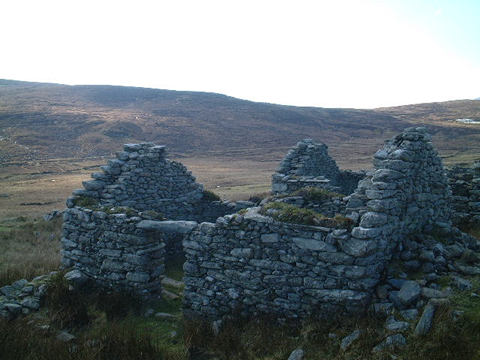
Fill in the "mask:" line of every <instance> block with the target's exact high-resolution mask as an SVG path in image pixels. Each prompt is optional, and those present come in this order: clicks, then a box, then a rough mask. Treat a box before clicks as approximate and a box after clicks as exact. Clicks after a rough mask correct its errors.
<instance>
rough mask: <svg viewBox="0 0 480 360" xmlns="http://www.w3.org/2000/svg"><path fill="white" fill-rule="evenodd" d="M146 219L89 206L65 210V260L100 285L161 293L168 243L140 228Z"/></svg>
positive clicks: (63, 261)
mask: <svg viewBox="0 0 480 360" xmlns="http://www.w3.org/2000/svg"><path fill="white" fill-rule="evenodd" d="M142 220H143V219H142V218H140V217H139V216H127V215H126V214H123V213H119V214H108V213H106V212H104V211H93V210H91V209H86V208H77V207H74V208H70V209H67V210H66V211H65V213H64V225H63V237H62V245H63V250H62V263H63V265H64V266H66V267H72V266H75V267H76V269H78V270H80V271H81V272H82V273H83V274H84V275H86V276H87V277H88V278H90V279H94V280H95V281H96V282H97V283H98V284H99V285H101V286H104V287H113V288H118V289H123V290H127V291H132V292H136V293H138V294H141V295H152V296H153V295H157V294H160V291H161V275H162V274H163V273H164V270H165V265H164V259H165V243H164V242H163V241H162V239H161V237H156V236H154V235H153V234H150V233H148V232H147V231H146V230H144V229H141V228H138V226H137V225H138V224H139V223H140V222H141V221H142Z"/></svg>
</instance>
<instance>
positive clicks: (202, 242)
mask: <svg viewBox="0 0 480 360" xmlns="http://www.w3.org/2000/svg"><path fill="white" fill-rule="evenodd" d="M326 150H327V148H326V146H325V145H321V144H315V143H313V142H312V141H311V140H304V141H302V142H300V143H299V144H297V146H296V147H295V148H294V149H293V150H292V151H290V152H289V153H288V155H287V156H286V158H285V159H284V160H283V162H282V164H281V166H280V168H279V172H278V173H276V174H274V175H273V178H272V190H273V192H274V193H289V192H292V191H295V190H298V189H299V188H302V187H305V186H309V187H319V188H322V189H327V190H334V191H341V192H343V193H345V194H347V195H348V196H345V197H340V198H339V197H338V196H337V197H336V198H335V202H336V203H334V204H333V205H332V204H330V205H331V206H330V205H329V207H328V208H329V209H333V210H332V215H333V213H335V212H340V213H341V214H342V215H343V216H344V217H345V218H347V219H349V220H348V222H344V223H335V222H329V223H327V224H330V225H328V226H327V225H321V226H320V225H315V226H312V225H301V224H295V223H287V222H280V221H276V220H274V218H272V217H271V216H268V215H265V213H264V212H263V211H262V207H263V206H265V205H266V204H268V203H269V202H272V201H278V202H281V201H287V202H288V201H293V203H296V204H297V205H298V206H299V207H306V208H315V207H314V206H313V207H312V204H310V203H308V202H302V200H301V199H298V197H297V199H295V197H293V200H292V197H289V195H288V194H287V195H281V196H280V197H273V198H270V199H266V200H264V201H262V203H261V204H260V206H254V205H255V204H252V203H248V202H243V203H228V202H227V203H225V202H220V201H211V200H210V199H208V198H207V197H205V196H204V195H203V190H202V187H201V185H199V184H197V183H196V182H195V180H194V178H193V177H192V176H191V174H190V173H189V172H188V171H187V170H186V169H185V167H183V165H181V164H179V163H176V162H173V161H170V160H168V159H166V158H165V150H164V148H163V147H158V146H154V145H153V144H134V145H126V146H125V151H123V152H120V153H118V154H117V159H116V160H112V161H110V162H109V164H108V165H107V166H106V167H103V168H102V169H103V173H100V174H93V175H92V176H93V178H94V180H93V181H89V182H85V183H84V186H85V189H84V190H76V191H74V196H73V197H72V198H69V200H68V201H67V205H68V209H67V210H66V211H65V213H64V232H63V238H62V244H63V250H62V255H63V264H64V266H66V267H72V266H74V267H75V268H76V269H78V270H80V271H81V272H82V273H84V274H85V275H86V276H87V277H88V278H90V279H93V280H94V281H95V282H97V283H99V284H101V285H103V286H111V287H120V288H124V289H127V290H133V291H136V292H137V293H140V294H143V295H145V296H153V295H157V294H159V293H160V291H161V279H162V276H163V272H164V263H165V257H166V249H167V248H168V247H169V246H170V247H172V245H169V243H170V244H171V243H172V242H173V243H175V244H177V245H178V244H179V242H180V241H181V239H183V249H180V250H183V251H184V254H185V257H186V262H185V264H184V282H185V290H184V311H185V313H186V314H190V315H199V316H202V317H208V318H213V319H218V318H222V317H223V316H226V315H229V314H231V313H234V312H238V313H240V314H242V315H246V316H248V315H255V314H259V313H274V314H277V315H279V316H282V317H292V318H296V317H300V318H303V317H307V316H310V315H312V314H316V315H318V314H324V315H325V314H330V313H331V312H332V311H335V312H340V313H357V312H359V311H365V310H366V309H368V308H371V307H374V308H375V309H377V308H378V309H384V308H388V307H391V306H398V307H399V308H400V309H403V310H404V309H409V308H415V307H418V306H419V304H421V303H420V302H421V301H423V300H422V299H421V298H420V297H415V298H414V299H410V300H404V298H403V297H402V296H400V295H401V294H400V295H399V293H401V291H399V290H400V287H399V285H398V284H400V283H403V282H404V281H405V280H403V282H400V280H398V279H397V280H398V281H396V282H395V281H393V280H395V277H396V276H398V274H397V273H396V272H395V271H394V268H393V267H392V264H394V263H395V264H396V265H398V264H400V265H398V266H396V267H400V268H401V269H403V270H402V271H405V272H408V271H422V272H423V273H424V276H425V281H426V282H427V281H428V282H434V281H435V280H436V279H438V278H439V277H440V276H442V275H443V274H446V273H449V272H453V273H455V274H464V273H469V272H470V273H472V272H476V271H477V269H476V268H473V267H472V266H468V265H465V264H463V263H461V262H460V261H459V258H460V257H461V256H462V254H463V253H464V252H465V251H467V249H474V250H478V245H477V241H476V239H474V238H473V237H470V236H468V235H466V234H464V233H462V232H460V231H459V230H458V229H456V228H455V227H454V226H452V218H453V219H455V216H454V215H452V211H451V207H452V206H451V205H452V195H451V191H450V187H449V180H448V179H447V177H446V176H445V173H444V169H443V166H442V164H441V161H440V158H439V157H438V155H437V153H436V151H435V150H434V148H433V146H432V144H431V139H430V136H429V135H428V133H427V132H426V130H425V129H424V128H409V129H406V130H405V131H404V132H403V133H401V134H400V135H398V136H396V137H395V138H393V139H392V140H389V141H387V142H386V143H385V146H384V147H383V148H382V149H380V150H379V151H377V153H376V154H375V156H374V170H372V171H369V172H367V173H353V172H345V171H340V170H339V169H338V167H337V166H336V164H335V162H334V161H333V160H332V159H331V158H330V157H329V156H328V154H327V152H326ZM356 179H357V180H360V181H357V183H358V184H355V186H353V185H352V184H354V183H355V182H356ZM475 179H478V177H477V178H475ZM452 181H453V180H450V182H452ZM455 181H456V180H455ZM462 181H464V180H462ZM465 181H466V180H465ZM455 183H456V182H455ZM475 184H477V185H478V182H476V183H475ZM457 185H459V186H460V185H461V184H457ZM477 185H475V186H477ZM353 188H355V189H354V191H352V189H353ZM469 189H470V188H469ZM472 189H473V188H472ZM472 189H470V190H469V191H470V192H469V194H470V195H472V194H474V195H475V194H476V195H478V191H477V190H473V193H472ZM475 191H477V192H475ZM337 195H338V194H337ZM470 195H469V196H470ZM476 195H475V196H476ZM472 196H473V195H472ZM469 199H470V198H469ZM328 201H330V202H331V201H332V200H331V199H329V200H328ZM470 202H471V201H467V203H470ZM473 202H474V201H473ZM453 204H454V206H453V207H455V204H456V203H455V202H454V203H453ZM256 205H258V204H256ZM317 205H318V208H319V209H322V208H323V205H324V204H317ZM317 205H315V206H317ZM469 206H472V208H475V206H476V205H475V204H473V205H472V204H470V205H469ZM242 208H243V209H244V210H241V211H240V212H239V210H240V209H242ZM149 210H154V211H155V212H156V213H154V212H152V211H149ZM158 212H161V213H162V215H163V216H165V217H166V218H168V220H165V219H163V218H159V214H158ZM330 216H331V215H330ZM439 238H441V240H442V241H439V240H438V239H439ZM172 239H173V240H172ZM177 249H178V246H177ZM477 273H478V272H477ZM392 284H393V285H392ZM426 284H427V285H428V283H426ZM432 284H433V283H432ZM432 286H433V285H432ZM379 289H384V290H382V291H380V290H379Z"/></svg>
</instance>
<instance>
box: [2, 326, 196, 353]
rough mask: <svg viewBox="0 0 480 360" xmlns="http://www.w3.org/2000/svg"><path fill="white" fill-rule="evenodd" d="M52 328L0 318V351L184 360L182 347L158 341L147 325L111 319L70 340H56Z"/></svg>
mask: <svg viewBox="0 0 480 360" xmlns="http://www.w3.org/2000/svg"><path fill="white" fill-rule="evenodd" d="M55 335H56V333H55V332H53V331H50V332H48V331H47V332H46V331H44V330H40V329H39V328H38V327H36V325H35V324H33V323H32V321H31V320H28V319H18V320H15V321H12V322H7V321H5V320H3V319H2V318H0V354H1V357H2V359H5V360H7V359H9V360H10V359H11V360H13V359H15V360H30V359H35V360H50V359H71V360H110V359H118V360H137V359H138V360H158V359H162V360H186V359H187V357H186V356H185V351H184V350H183V348H178V347H177V348H175V347H171V346H170V347H169V346H167V345H165V344H164V343H162V342H159V341H158V340H157V339H156V337H155V334H154V333H152V332H151V330H150V329H149V328H141V327H139V326H138V324H136V323H132V322H129V321H124V322H111V323H108V324H105V325H103V326H100V327H98V328H96V329H95V330H94V331H91V332H89V333H86V334H83V335H82V334H80V335H79V336H78V338H77V339H76V340H74V341H73V343H72V342H70V343H64V342H61V341H58V340H57V339H56V337H55Z"/></svg>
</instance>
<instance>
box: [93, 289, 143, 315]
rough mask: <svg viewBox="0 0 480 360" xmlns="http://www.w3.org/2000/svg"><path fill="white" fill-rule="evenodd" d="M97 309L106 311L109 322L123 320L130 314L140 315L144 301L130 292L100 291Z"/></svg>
mask: <svg viewBox="0 0 480 360" xmlns="http://www.w3.org/2000/svg"><path fill="white" fill-rule="evenodd" d="M96 300H97V301H96V302H97V308H98V309H99V310H101V311H104V312H105V314H106V316H107V319H108V320H115V319H121V318H124V317H125V316H127V315H128V314H129V313H134V314H138V313H139V311H140V308H141V306H142V300H141V299H140V298H139V297H138V296H137V295H135V294H133V293H131V292H128V291H116V290H111V291H105V290H103V291H100V292H99V294H98V295H97V299H96Z"/></svg>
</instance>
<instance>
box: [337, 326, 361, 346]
mask: <svg viewBox="0 0 480 360" xmlns="http://www.w3.org/2000/svg"><path fill="white" fill-rule="evenodd" d="M360 334H361V331H360V330H358V329H357V330H355V331H354V332H352V333H351V334H350V335H348V336H345V337H344V338H343V339H342V342H341V343H340V348H341V349H342V350H343V351H345V350H347V349H348V347H349V346H350V345H352V343H353V342H354V341H355V340H357V339H358V338H359V337H360Z"/></svg>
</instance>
